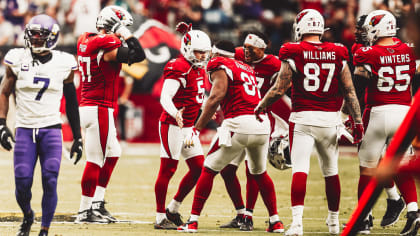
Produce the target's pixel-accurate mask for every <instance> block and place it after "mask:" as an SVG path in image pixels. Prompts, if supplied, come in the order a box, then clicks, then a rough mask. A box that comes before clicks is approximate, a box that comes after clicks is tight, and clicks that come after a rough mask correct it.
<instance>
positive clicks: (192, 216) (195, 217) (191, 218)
mask: <svg viewBox="0 0 420 236" xmlns="http://www.w3.org/2000/svg"><path fill="white" fill-rule="evenodd" d="M198 217H200V216H199V215H191V216H190V220H189V221H197V222H198Z"/></svg>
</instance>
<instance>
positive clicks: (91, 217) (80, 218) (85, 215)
mask: <svg viewBox="0 0 420 236" xmlns="http://www.w3.org/2000/svg"><path fill="white" fill-rule="evenodd" d="M74 223H76V224H108V223H109V220H108V219H104V218H102V217H100V216H97V215H95V214H94V213H93V210H92V208H91V209H87V210H84V211H81V212H79V213H78V214H77V216H76V220H75V221H74Z"/></svg>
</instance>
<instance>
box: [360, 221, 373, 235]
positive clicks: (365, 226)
mask: <svg viewBox="0 0 420 236" xmlns="http://www.w3.org/2000/svg"><path fill="white" fill-rule="evenodd" d="M371 228H372V227H371V223H370V221H369V220H365V221H363V222H362V224H361V225H360V226H359V229H358V232H359V234H370V230H371Z"/></svg>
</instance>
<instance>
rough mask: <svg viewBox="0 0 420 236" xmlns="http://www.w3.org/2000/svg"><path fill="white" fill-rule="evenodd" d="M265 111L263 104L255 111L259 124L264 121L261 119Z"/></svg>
mask: <svg viewBox="0 0 420 236" xmlns="http://www.w3.org/2000/svg"><path fill="white" fill-rule="evenodd" d="M263 111H264V109H263V108H261V103H259V104H258V106H257V107H256V108H255V109H254V114H255V118H257V120H258V121H259V122H263V119H262V118H261V113H263Z"/></svg>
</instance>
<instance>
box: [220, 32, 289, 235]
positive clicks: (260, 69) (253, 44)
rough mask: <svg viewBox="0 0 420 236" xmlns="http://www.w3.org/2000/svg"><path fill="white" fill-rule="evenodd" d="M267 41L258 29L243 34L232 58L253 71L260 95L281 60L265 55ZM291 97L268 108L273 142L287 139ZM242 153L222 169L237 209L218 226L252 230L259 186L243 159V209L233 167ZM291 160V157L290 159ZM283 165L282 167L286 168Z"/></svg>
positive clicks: (265, 89) (273, 76)
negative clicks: (241, 43) (233, 214)
mask: <svg viewBox="0 0 420 236" xmlns="http://www.w3.org/2000/svg"><path fill="white" fill-rule="evenodd" d="M268 44H269V40H268V38H267V36H266V35H264V34H263V33H261V32H258V31H255V32H250V33H249V34H247V35H246V37H245V40H244V43H243V46H242V47H237V48H236V50H235V59H236V60H239V61H242V62H245V63H247V64H248V65H250V66H251V67H252V68H253V69H254V71H255V78H256V81H257V87H258V89H259V90H260V93H261V96H264V95H265V94H266V93H267V91H268V90H269V89H270V87H271V85H272V83H273V82H274V81H275V79H276V78H277V74H278V71H279V70H280V64H281V62H280V60H279V59H278V58H277V57H276V56H273V55H270V54H265V53H264V51H265V49H266V48H267V46H268ZM290 109H291V107H290V98H289V97H288V96H287V95H286V96H283V97H282V99H280V100H279V101H277V102H276V103H275V104H274V105H273V106H271V107H270V110H269V111H268V114H267V115H268V117H269V119H270V123H271V139H273V142H272V143H273V144H274V143H275V142H277V141H280V140H274V139H280V137H281V138H283V139H287V136H288V129H289V125H288V122H287V120H288V117H289V115H290ZM244 157H245V156H240V157H238V158H236V159H235V160H233V161H232V162H231V163H229V165H227V166H226V167H225V168H224V169H223V170H222V171H221V172H220V174H221V176H222V177H223V180H224V182H225V186H226V190H227V191H228V193H229V196H230V198H231V199H232V202H233V204H234V206H235V208H236V211H237V215H236V217H235V218H234V219H232V220H231V221H230V222H229V223H227V224H224V225H221V226H220V228H239V229H240V230H242V231H252V230H253V220H252V214H253V209H254V206H255V202H256V201H257V197H258V192H259V189H258V185H257V183H256V181H255V179H253V178H252V175H251V174H250V172H249V168H248V165H247V163H248V161H247V160H245V166H246V177H247V184H246V209H245V206H244V203H243V200H242V196H241V186H240V184H239V180H238V177H237V176H236V170H237V169H238V164H239V163H241V162H242V160H243V159H244ZM289 160H290V159H289ZM286 165H287V164H285V165H284V167H283V168H289V167H290V163H289V166H288V167H287V166H286Z"/></svg>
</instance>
